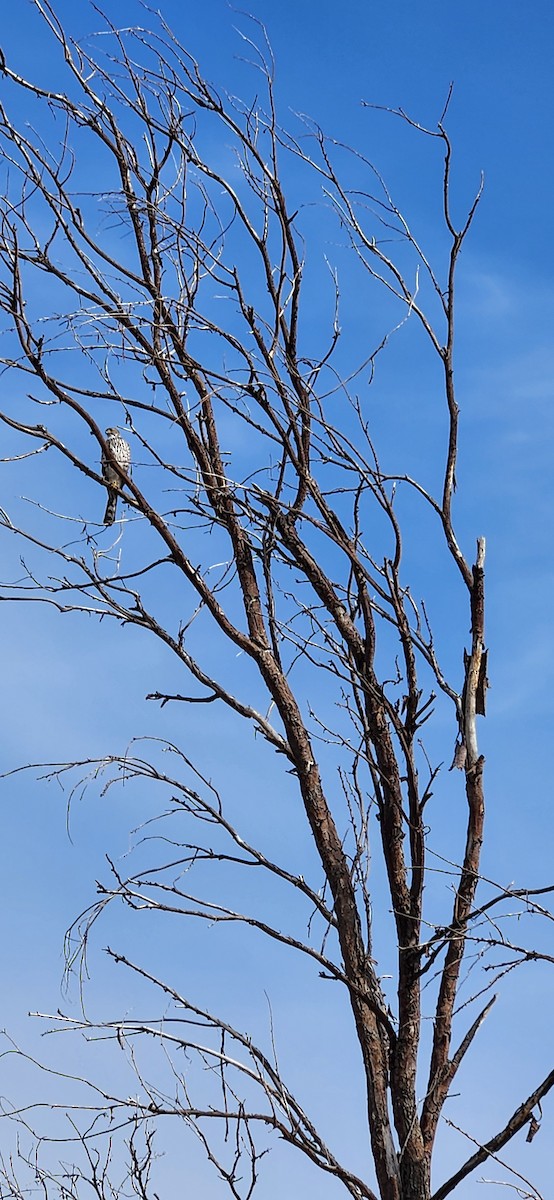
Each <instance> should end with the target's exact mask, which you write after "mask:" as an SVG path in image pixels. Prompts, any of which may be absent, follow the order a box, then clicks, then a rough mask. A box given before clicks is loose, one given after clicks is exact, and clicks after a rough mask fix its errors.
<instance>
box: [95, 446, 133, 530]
mask: <svg viewBox="0 0 554 1200" xmlns="http://www.w3.org/2000/svg"><path fill="white" fill-rule="evenodd" d="M114 463H116V464H117V466H118V467H121V470H122V471H125V473H126V475H128V474H129V473H130V467H131V447H130V445H129V443H128V442H126V441H125V438H124V437H122V436H121V434H120V432H119V429H114V428H110V429H106V449H105V450H103V451H102V476H103V478H104V482H105V483H106V484H107V485H108V503H107V505H106V511H105V513H104V525H113V523H114V521H115V510H116V507H117V496H118V493H119V492H120V491H121V486H122V480H121V478H120V476H119V475H118V473H117V471H116V469H115V467H114Z"/></svg>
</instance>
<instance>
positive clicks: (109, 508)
mask: <svg viewBox="0 0 554 1200" xmlns="http://www.w3.org/2000/svg"><path fill="white" fill-rule="evenodd" d="M116 508H117V492H108V503H107V505H106V511H105V513H104V525H113V523H114V521H115V510H116Z"/></svg>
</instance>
